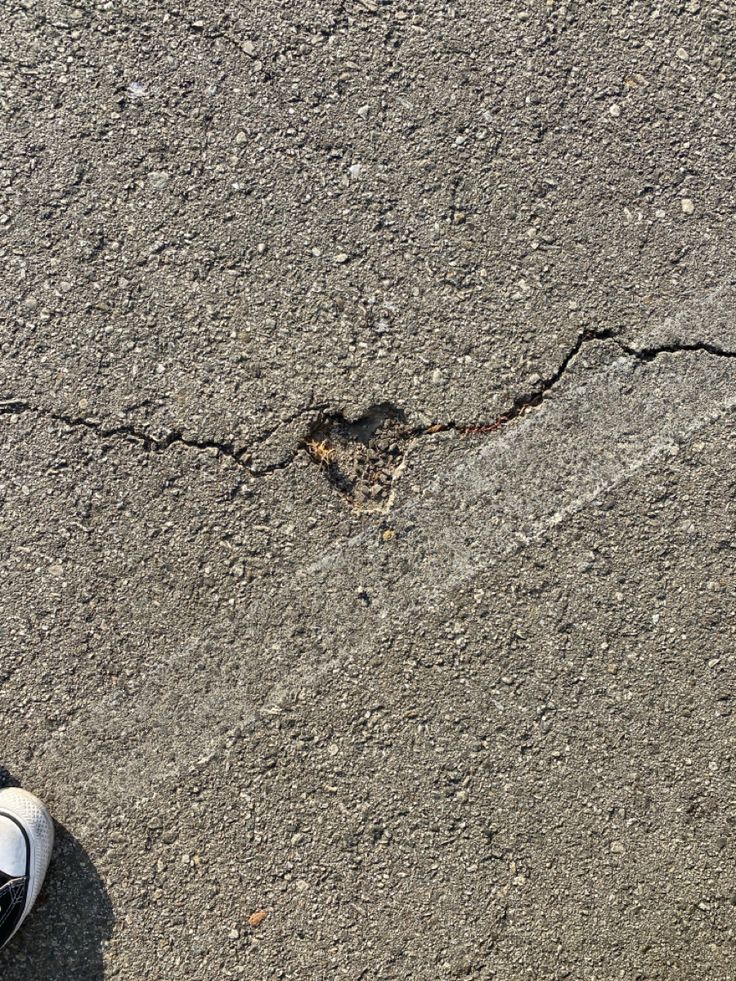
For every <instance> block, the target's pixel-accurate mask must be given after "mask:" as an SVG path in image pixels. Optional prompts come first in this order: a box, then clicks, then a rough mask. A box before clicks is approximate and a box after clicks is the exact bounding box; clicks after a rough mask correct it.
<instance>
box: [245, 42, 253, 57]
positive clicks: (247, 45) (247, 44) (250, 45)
mask: <svg viewBox="0 0 736 981" xmlns="http://www.w3.org/2000/svg"><path fill="white" fill-rule="evenodd" d="M243 51H244V52H245V53H246V54H247V55H248V57H249V58H253V57H254V56H255V53H256V49H255V45H254V44H253V42H252V41H243Z"/></svg>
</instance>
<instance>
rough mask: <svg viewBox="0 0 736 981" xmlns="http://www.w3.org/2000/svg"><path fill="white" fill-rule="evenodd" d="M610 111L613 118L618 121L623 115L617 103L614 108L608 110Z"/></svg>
mask: <svg viewBox="0 0 736 981" xmlns="http://www.w3.org/2000/svg"><path fill="white" fill-rule="evenodd" d="M608 111H609V112H610V114H611V115H612V116H613V117H614V118H615V119H618V117H619V116H620V115H621V107H620V106H618V105H616V103H615V102H614V104H613V105H612V106H611V107H610V108H609V110H608Z"/></svg>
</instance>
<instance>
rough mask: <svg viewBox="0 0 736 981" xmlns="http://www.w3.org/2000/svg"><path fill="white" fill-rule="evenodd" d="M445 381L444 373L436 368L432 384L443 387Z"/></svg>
mask: <svg viewBox="0 0 736 981" xmlns="http://www.w3.org/2000/svg"><path fill="white" fill-rule="evenodd" d="M443 381H444V378H443V376H442V372H441V371H440V369H439V368H435V369H434V371H433V372H432V384H433V385H441V384H442V383H443Z"/></svg>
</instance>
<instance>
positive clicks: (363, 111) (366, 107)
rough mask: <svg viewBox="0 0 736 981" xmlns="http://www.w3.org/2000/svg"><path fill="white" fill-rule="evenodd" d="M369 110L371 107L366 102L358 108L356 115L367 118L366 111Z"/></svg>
mask: <svg viewBox="0 0 736 981" xmlns="http://www.w3.org/2000/svg"><path fill="white" fill-rule="evenodd" d="M370 111H371V107H370V106H369V105H368V104H367V103H366V104H365V105H364V106H361V107H360V109H358V115H359V116H360V117H361V118H362V119H367V118H368V113H369V112H370Z"/></svg>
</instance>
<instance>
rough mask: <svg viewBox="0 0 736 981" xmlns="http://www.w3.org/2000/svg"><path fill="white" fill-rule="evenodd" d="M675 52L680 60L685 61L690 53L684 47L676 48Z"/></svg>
mask: <svg viewBox="0 0 736 981" xmlns="http://www.w3.org/2000/svg"><path fill="white" fill-rule="evenodd" d="M675 54H676V55H677V57H678V58H679V59H680V61H687V60H688V59H689V57H690V55H689V54H688V53H687V51H686V50H685V49H684V48H678V49H677V51H676V52H675Z"/></svg>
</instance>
